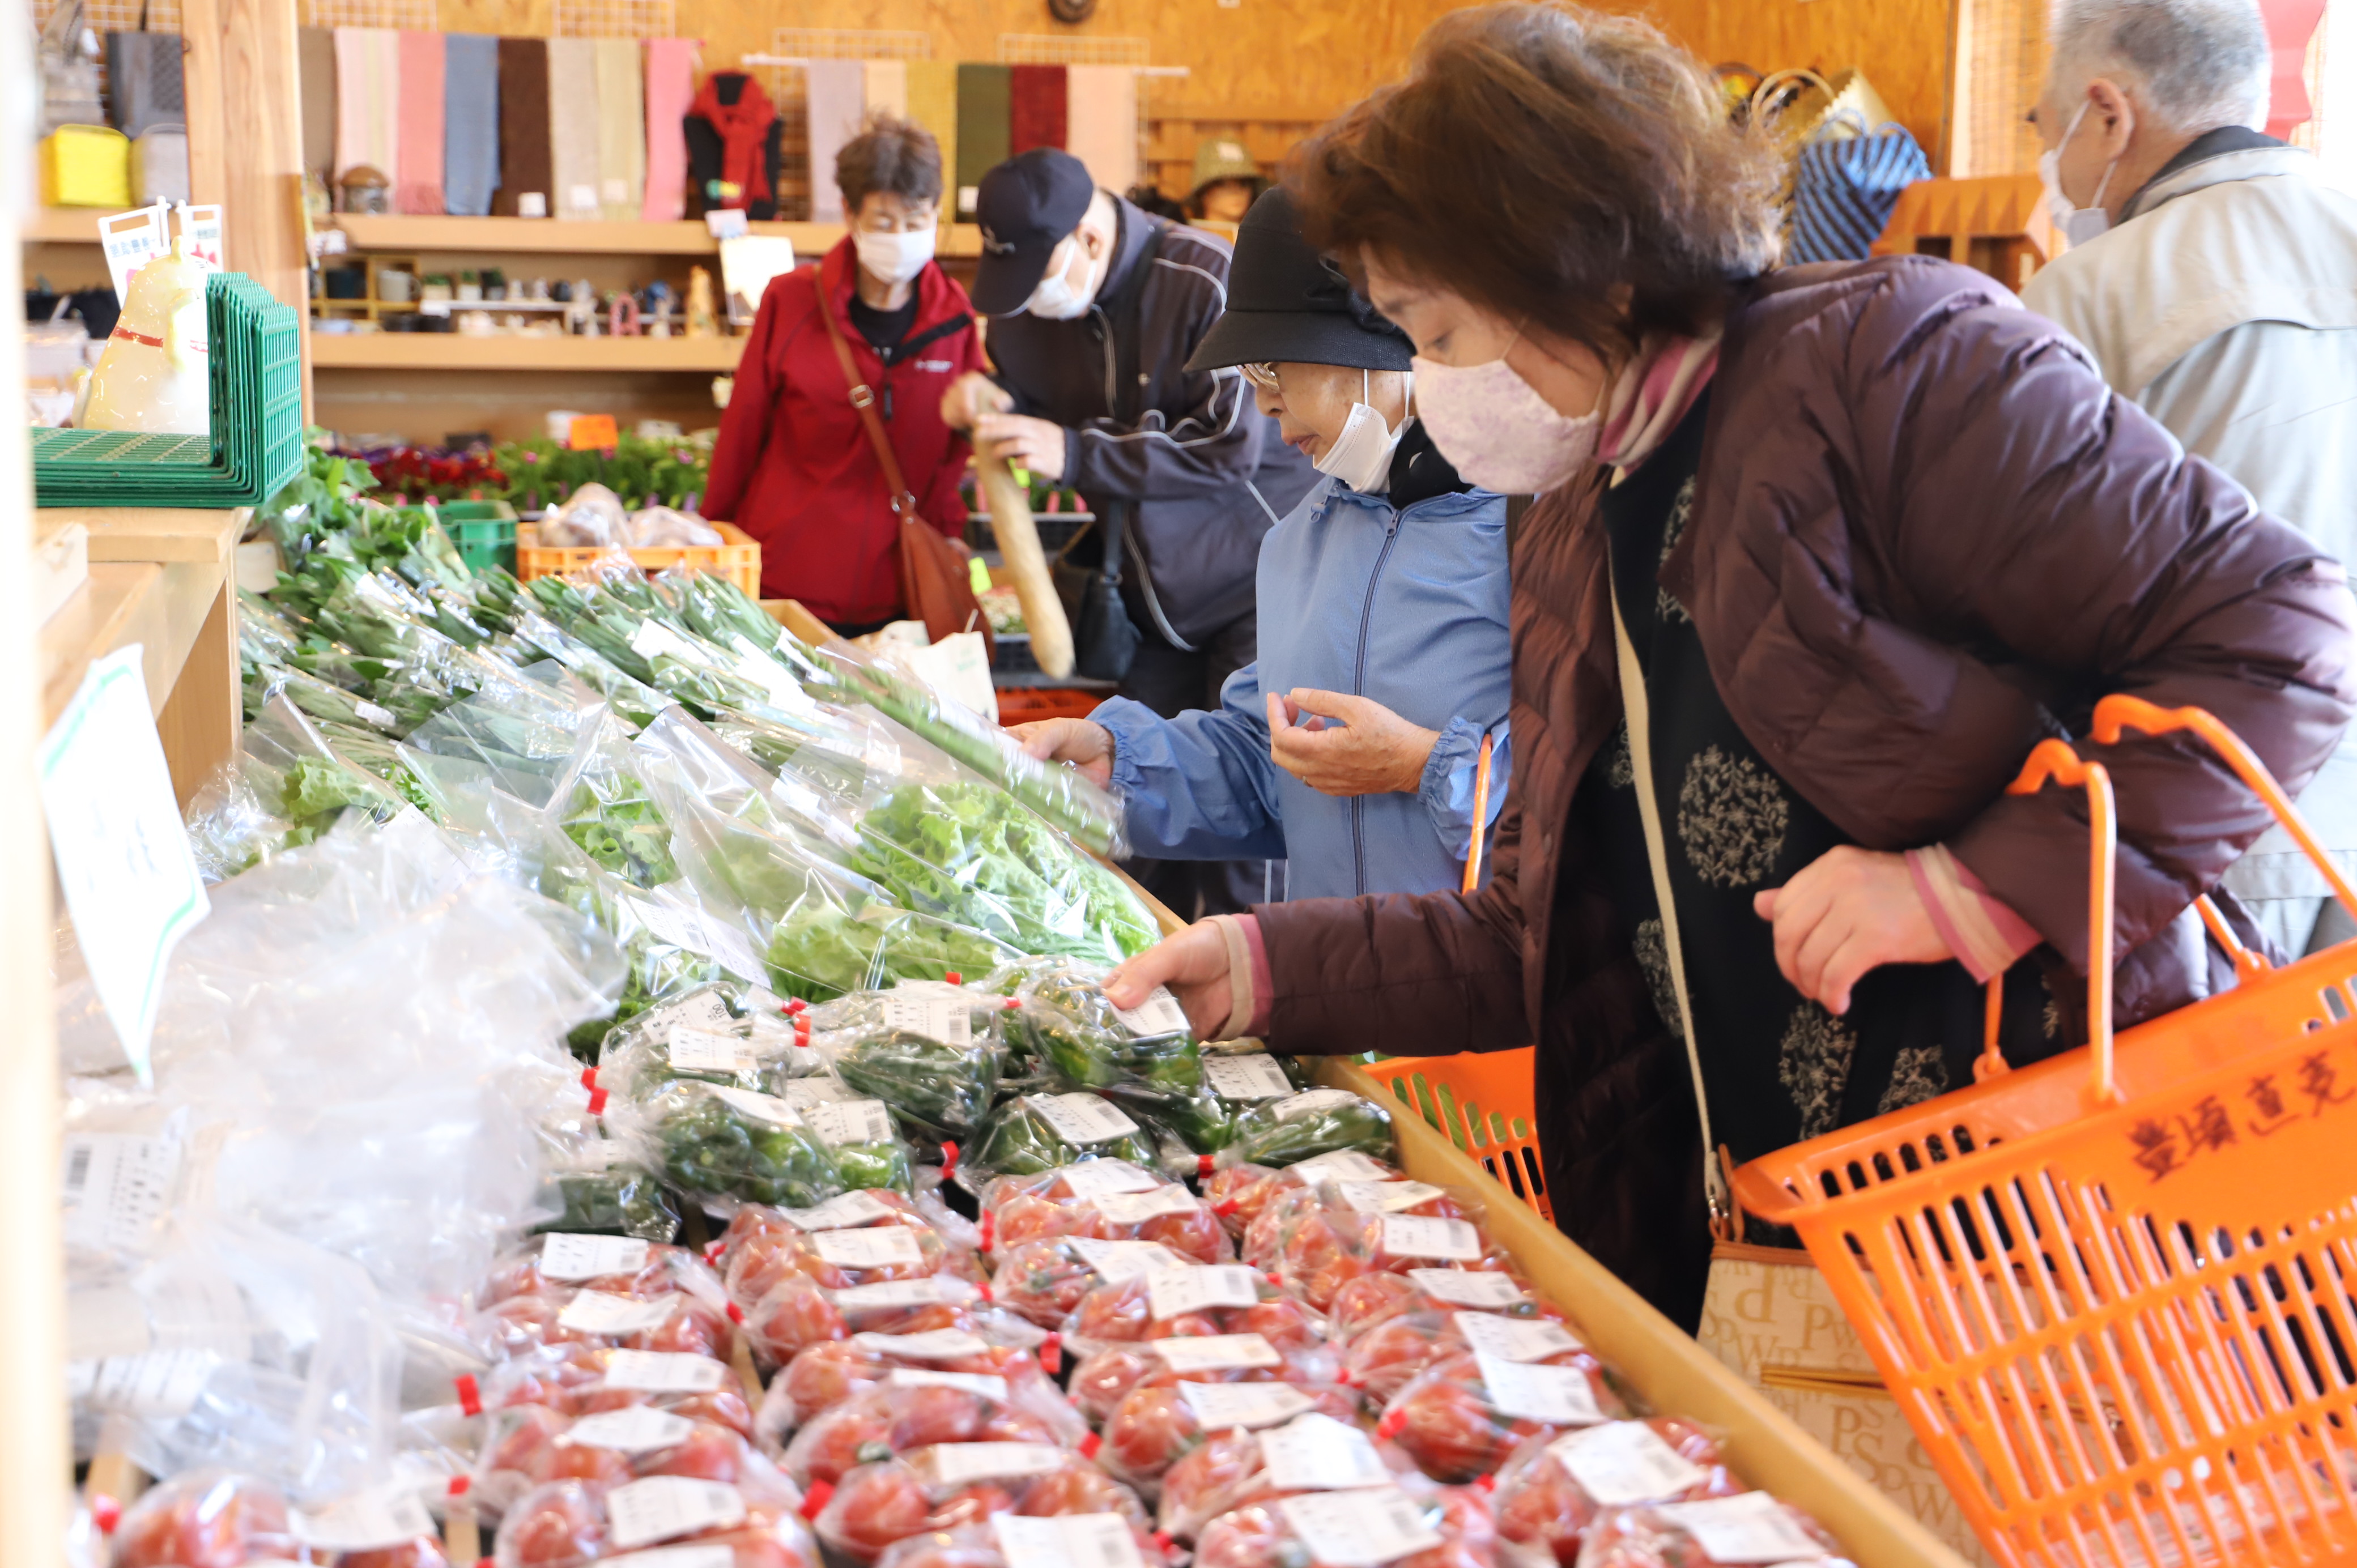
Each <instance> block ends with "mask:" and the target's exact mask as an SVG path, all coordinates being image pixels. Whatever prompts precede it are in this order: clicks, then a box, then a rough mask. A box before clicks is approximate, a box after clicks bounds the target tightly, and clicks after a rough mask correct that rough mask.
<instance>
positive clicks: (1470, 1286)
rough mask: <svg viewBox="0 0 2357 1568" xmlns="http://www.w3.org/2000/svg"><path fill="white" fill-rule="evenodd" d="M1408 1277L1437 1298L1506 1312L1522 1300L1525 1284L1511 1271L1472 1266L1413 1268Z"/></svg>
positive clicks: (1455, 1304) (1453, 1303)
mask: <svg viewBox="0 0 2357 1568" xmlns="http://www.w3.org/2000/svg"><path fill="white" fill-rule="evenodd" d="M1407 1277H1408V1278H1409V1279H1411V1280H1414V1281H1415V1283H1416V1286H1417V1288H1419V1289H1421V1290H1422V1291H1423V1292H1424V1294H1426V1295H1428V1296H1430V1297H1432V1298H1433V1299H1434V1300H1435V1301H1445V1302H1447V1303H1448V1305H1451V1306H1466V1307H1471V1308H1473V1309H1474V1310H1475V1311H1478V1312H1504V1311H1506V1310H1507V1309H1509V1308H1511V1307H1516V1306H1520V1305H1522V1304H1523V1287H1522V1286H1520V1285H1518V1284H1516V1283H1514V1279H1513V1276H1512V1274H1499V1273H1489V1272H1487V1271H1475V1270H1469V1269H1410V1270H1409V1271H1408V1272H1407Z"/></svg>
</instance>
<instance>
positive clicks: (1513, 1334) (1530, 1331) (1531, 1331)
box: [1455, 1312, 1579, 1361]
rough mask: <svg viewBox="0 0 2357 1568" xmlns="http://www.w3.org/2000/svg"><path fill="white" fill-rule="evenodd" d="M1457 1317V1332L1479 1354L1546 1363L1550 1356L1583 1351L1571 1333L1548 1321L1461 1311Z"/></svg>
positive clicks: (1503, 1358)
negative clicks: (1529, 1320) (1528, 1320)
mask: <svg viewBox="0 0 2357 1568" xmlns="http://www.w3.org/2000/svg"><path fill="white" fill-rule="evenodd" d="M1455 1316H1456V1319H1457V1332H1458V1333H1459V1334H1462V1335H1463V1336H1465V1343H1466V1344H1468V1345H1470V1346H1471V1347H1472V1348H1474V1350H1475V1351H1476V1352H1477V1353H1478V1354H1480V1355H1484V1356H1495V1357H1496V1358H1497V1359H1499V1360H1501V1361H1544V1360H1545V1359H1547V1358H1548V1357H1549V1356H1560V1355H1562V1354H1563V1353H1564V1352H1565V1351H1566V1350H1577V1349H1578V1348H1579V1341H1578V1340H1577V1339H1575V1338H1573V1337H1572V1336H1571V1332H1570V1330H1568V1329H1566V1328H1565V1327H1564V1326H1563V1325H1562V1324H1560V1323H1551V1322H1548V1321H1547V1320H1545V1319H1544V1318H1542V1319H1539V1320H1537V1321H1534V1322H1526V1321H1524V1320H1523V1319H1521V1318H1515V1317H1499V1316H1495V1315H1494V1314H1491V1313H1487V1312H1460V1313H1458V1314H1456V1315H1455Z"/></svg>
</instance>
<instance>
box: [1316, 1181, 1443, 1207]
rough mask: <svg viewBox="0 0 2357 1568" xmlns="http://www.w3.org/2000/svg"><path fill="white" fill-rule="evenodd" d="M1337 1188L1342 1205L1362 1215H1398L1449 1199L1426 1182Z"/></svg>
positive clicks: (1350, 1183) (1353, 1183) (1363, 1183)
mask: <svg viewBox="0 0 2357 1568" xmlns="http://www.w3.org/2000/svg"><path fill="white" fill-rule="evenodd" d="M1334 1185H1335V1190H1336V1191H1337V1192H1340V1194H1341V1195H1342V1201H1343V1202H1344V1203H1345V1204H1347V1205H1348V1206H1349V1207H1350V1208H1351V1211H1352V1212H1354V1213H1358V1214H1397V1213H1399V1212H1401V1211H1402V1210H1403V1209H1409V1208H1415V1206H1416V1205H1417V1204H1420V1203H1430V1202H1431V1201H1432V1200H1433V1199H1434V1198H1436V1197H1448V1194H1447V1193H1446V1192H1444V1191H1442V1190H1441V1189H1440V1188H1439V1187H1435V1186H1433V1185H1432V1184H1431V1183H1430V1182H1422V1181H1345V1182H1337V1183H1335V1184H1334Z"/></svg>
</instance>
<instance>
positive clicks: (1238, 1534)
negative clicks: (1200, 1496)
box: [1194, 1487, 1498, 1568]
mask: <svg viewBox="0 0 2357 1568" xmlns="http://www.w3.org/2000/svg"><path fill="white" fill-rule="evenodd" d="M1497 1541H1498V1536H1497V1530H1496V1527H1495V1526H1494V1525H1492V1524H1491V1520H1490V1510H1489V1507H1488V1505H1487V1504H1486V1503H1484V1502H1483V1501H1482V1498H1481V1494H1480V1493H1479V1492H1477V1491H1474V1490H1472V1489H1470V1488H1469V1487H1433V1488H1430V1489H1428V1490H1426V1491H1422V1492H1417V1491H1410V1490H1409V1489H1407V1488H1405V1487H1367V1488H1364V1489H1362V1490H1353V1491H1340V1492H1297V1493H1291V1494H1287V1495H1284V1496H1279V1497H1275V1498H1267V1499H1265V1500H1263V1501H1260V1502H1254V1503H1247V1504H1245V1505H1244V1506H1243V1507H1242V1508H1239V1509H1231V1510H1230V1511H1229V1512H1227V1513H1223V1514H1222V1515H1220V1516H1219V1518H1217V1519H1215V1520H1211V1522H1210V1523H1209V1524H1207V1525H1205V1526H1204V1527H1203V1530H1202V1533H1201V1535H1200V1536H1199V1537H1198V1538H1197V1541H1196V1543H1195V1563H1194V1568H1326V1565H1328V1564H1333V1563H1382V1564H1383V1565H1384V1568H1495V1564H1496V1563H1497Z"/></svg>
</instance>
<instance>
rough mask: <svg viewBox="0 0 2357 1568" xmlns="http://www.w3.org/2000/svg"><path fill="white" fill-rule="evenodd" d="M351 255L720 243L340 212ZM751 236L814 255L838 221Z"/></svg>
mask: <svg viewBox="0 0 2357 1568" xmlns="http://www.w3.org/2000/svg"><path fill="white" fill-rule="evenodd" d="M333 221H334V223H335V226H336V227H337V228H339V229H341V230H342V231H344V234H345V237H346V238H347V240H348V241H349V242H350V246H351V248H352V249H353V250H355V251H476V252H504V253H508V254H522V253H532V254H542V255H597V254H608V255H629V256H712V255H717V254H719V252H720V242H719V241H717V240H715V239H714V238H713V237H712V234H711V231H709V230H707V229H706V228H705V226H704V223H703V221H702V220H694V221H691V222H679V223H606V222H567V221H565V220H563V219H555V218H404V217H387V216H379V215H375V214H370V213H360V212H346V213H339V214H338V215H337V217H336V218H335V219H334V220H333ZM750 231H751V232H753V233H755V234H762V235H774V236H779V237H782V238H784V239H788V240H791V241H792V242H794V252H795V254H797V255H805V256H820V255H823V254H825V253H826V252H828V251H830V250H832V249H833V248H834V243H835V242H836V241H838V240H840V239H842V238H843V235H844V226H843V225H842V224H840V223H755V224H752V225H750ZM940 253H941V254H942V255H944V256H978V255H980V254H982V231H981V230H980V229H978V228H976V227H975V226H974V225H973V224H971V223H958V224H952V226H951V227H950V229H949V231H948V232H946V233H945V234H943V235H942V242H941V251H940Z"/></svg>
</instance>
